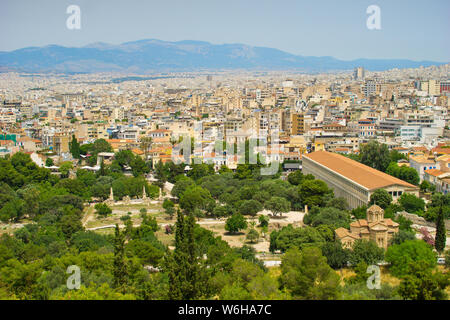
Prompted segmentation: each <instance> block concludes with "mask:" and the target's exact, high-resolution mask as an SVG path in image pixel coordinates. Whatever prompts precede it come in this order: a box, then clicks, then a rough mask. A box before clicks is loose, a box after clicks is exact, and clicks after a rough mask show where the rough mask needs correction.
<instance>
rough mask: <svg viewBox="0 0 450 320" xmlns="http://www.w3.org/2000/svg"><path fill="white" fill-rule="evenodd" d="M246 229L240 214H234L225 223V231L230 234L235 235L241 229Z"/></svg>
mask: <svg viewBox="0 0 450 320" xmlns="http://www.w3.org/2000/svg"><path fill="white" fill-rule="evenodd" d="M245 228H247V221H246V220H245V218H244V216H243V215H242V214H240V213H235V214H233V215H232V216H231V217H229V218H228V219H227V221H226V223H225V230H227V231H228V232H230V233H237V232H239V231H240V230H242V229H245Z"/></svg>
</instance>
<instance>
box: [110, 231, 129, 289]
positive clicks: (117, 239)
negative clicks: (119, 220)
mask: <svg viewBox="0 0 450 320" xmlns="http://www.w3.org/2000/svg"><path fill="white" fill-rule="evenodd" d="M114 234H115V236H114V270H113V275H114V287H115V288H116V289H119V290H120V291H122V292H123V293H125V291H126V285H127V277H128V270H127V265H126V262H125V234H124V233H122V232H120V229H119V225H118V224H116V229H115V233H114Z"/></svg>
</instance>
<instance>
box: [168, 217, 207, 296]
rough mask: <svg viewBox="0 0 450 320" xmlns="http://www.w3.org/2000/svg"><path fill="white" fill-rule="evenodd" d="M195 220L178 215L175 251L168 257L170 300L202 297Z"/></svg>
mask: <svg viewBox="0 0 450 320" xmlns="http://www.w3.org/2000/svg"><path fill="white" fill-rule="evenodd" d="M194 228H195V218H194V216H193V215H192V214H189V215H188V216H187V217H185V216H184V215H183V214H182V213H181V211H180V210H178V213H177V222H176V230H175V250H174V252H172V253H169V254H168V255H167V256H166V267H167V269H168V273H169V299H171V300H194V299H198V298H199V297H200V295H201V281H200V273H201V270H200V265H199V258H198V256H197V248H196V244H195V239H194Z"/></svg>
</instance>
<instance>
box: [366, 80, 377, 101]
mask: <svg viewBox="0 0 450 320" xmlns="http://www.w3.org/2000/svg"><path fill="white" fill-rule="evenodd" d="M363 90H364V95H365V96H366V97H369V96H371V95H373V94H375V93H376V91H377V84H376V82H375V80H366V82H365V84H364V89H363Z"/></svg>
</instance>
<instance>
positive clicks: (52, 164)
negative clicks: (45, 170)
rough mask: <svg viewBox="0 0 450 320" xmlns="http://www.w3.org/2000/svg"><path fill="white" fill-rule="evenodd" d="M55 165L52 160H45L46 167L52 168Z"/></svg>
mask: <svg viewBox="0 0 450 320" xmlns="http://www.w3.org/2000/svg"><path fill="white" fill-rule="evenodd" d="M54 165H55V163H54V162H53V159H52V158H47V160H45V166H46V167H52V166H54Z"/></svg>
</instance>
